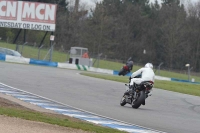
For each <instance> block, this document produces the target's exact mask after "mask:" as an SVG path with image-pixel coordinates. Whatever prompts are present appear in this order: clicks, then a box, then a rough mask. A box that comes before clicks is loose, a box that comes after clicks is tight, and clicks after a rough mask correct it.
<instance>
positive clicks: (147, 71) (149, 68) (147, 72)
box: [129, 63, 155, 95]
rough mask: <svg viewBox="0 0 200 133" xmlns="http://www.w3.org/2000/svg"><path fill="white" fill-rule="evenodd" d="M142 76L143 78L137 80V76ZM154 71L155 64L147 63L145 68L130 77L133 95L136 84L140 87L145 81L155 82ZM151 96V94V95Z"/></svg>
mask: <svg viewBox="0 0 200 133" xmlns="http://www.w3.org/2000/svg"><path fill="white" fill-rule="evenodd" d="M138 75H141V78H135V77H136V76H138ZM154 77H155V74H154V71H153V64H152V63H146V65H145V67H143V68H140V69H139V70H137V71H136V72H134V73H132V75H131V76H130V78H129V80H130V84H129V85H130V87H129V88H130V92H132V93H133V91H132V90H133V89H134V86H135V84H136V85H139V84H140V83H141V82H143V81H152V82H154ZM149 95H150V94H149Z"/></svg>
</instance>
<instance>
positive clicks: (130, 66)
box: [126, 61, 133, 72]
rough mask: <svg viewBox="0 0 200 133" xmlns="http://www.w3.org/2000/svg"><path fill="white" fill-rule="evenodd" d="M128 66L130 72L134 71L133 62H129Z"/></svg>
mask: <svg viewBox="0 0 200 133" xmlns="http://www.w3.org/2000/svg"><path fill="white" fill-rule="evenodd" d="M126 66H127V67H128V70H129V72H130V71H131V70H132V69H133V61H127V62H126Z"/></svg>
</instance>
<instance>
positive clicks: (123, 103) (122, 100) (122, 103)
mask: <svg viewBox="0 0 200 133" xmlns="http://www.w3.org/2000/svg"><path fill="white" fill-rule="evenodd" d="M125 104H126V96H125V95H123V97H122V98H121V101H120V105H121V106H124V105H125Z"/></svg>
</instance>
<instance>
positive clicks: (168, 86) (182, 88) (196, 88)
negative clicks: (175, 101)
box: [81, 73, 200, 96]
mask: <svg viewBox="0 0 200 133" xmlns="http://www.w3.org/2000/svg"><path fill="white" fill-rule="evenodd" d="M81 74H82V75H85V76H90V77H95V78H101V79H105V80H112V81H117V82H122V83H128V77H127V76H124V77H123V76H115V75H106V74H94V73H81ZM154 87H155V88H159V89H164V90H169V91H174V92H179V93H183V94H190V95H195V96H200V84H191V83H181V82H173V81H161V80H156V81H155V84H154Z"/></svg>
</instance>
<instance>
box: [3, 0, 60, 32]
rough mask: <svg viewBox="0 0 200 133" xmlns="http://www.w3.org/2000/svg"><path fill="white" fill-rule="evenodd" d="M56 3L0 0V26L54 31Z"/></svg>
mask: <svg viewBox="0 0 200 133" xmlns="http://www.w3.org/2000/svg"><path fill="white" fill-rule="evenodd" d="M56 9H57V5H56V4H47V3H39V2H26V1H5V0H0V27H7V28H20V29H31V30H43V31H55V26H56Z"/></svg>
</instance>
